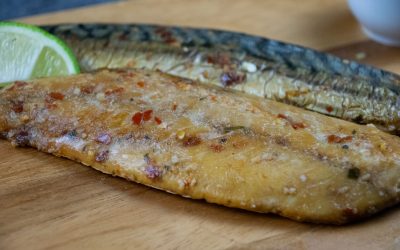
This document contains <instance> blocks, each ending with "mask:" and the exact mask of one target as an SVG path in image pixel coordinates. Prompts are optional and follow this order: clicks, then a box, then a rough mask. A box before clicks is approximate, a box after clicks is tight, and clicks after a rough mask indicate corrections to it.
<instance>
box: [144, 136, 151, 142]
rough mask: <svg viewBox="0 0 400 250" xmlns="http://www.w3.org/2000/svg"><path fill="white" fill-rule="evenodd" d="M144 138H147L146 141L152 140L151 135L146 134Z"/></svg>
mask: <svg viewBox="0 0 400 250" xmlns="http://www.w3.org/2000/svg"><path fill="white" fill-rule="evenodd" d="M143 139H145V140H146V141H148V140H151V138H150V136H149V135H144V137H143Z"/></svg>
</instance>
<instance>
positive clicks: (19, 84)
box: [14, 81, 28, 88]
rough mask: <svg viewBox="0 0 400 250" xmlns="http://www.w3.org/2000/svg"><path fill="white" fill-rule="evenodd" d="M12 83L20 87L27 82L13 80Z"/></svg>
mask: <svg viewBox="0 0 400 250" xmlns="http://www.w3.org/2000/svg"><path fill="white" fill-rule="evenodd" d="M14 85H15V86H16V87H18V88H20V87H23V86H25V85H28V83H27V82H24V81H15V83H14Z"/></svg>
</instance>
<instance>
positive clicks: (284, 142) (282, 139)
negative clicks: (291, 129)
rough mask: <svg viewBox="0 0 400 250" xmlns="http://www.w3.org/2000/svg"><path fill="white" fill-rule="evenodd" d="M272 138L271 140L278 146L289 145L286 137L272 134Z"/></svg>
mask: <svg viewBox="0 0 400 250" xmlns="http://www.w3.org/2000/svg"><path fill="white" fill-rule="evenodd" d="M272 139H273V142H274V143H276V144H277V145H279V146H284V147H287V146H289V141H288V139H286V138H285V137H283V136H274V137H273V138H272Z"/></svg>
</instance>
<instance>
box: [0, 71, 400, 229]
mask: <svg viewBox="0 0 400 250" xmlns="http://www.w3.org/2000/svg"><path fill="white" fill-rule="evenodd" d="M0 137H3V138H5V139H8V140H10V141H11V143H12V145H14V146H31V147H35V148H37V149H38V150H40V151H43V152H48V153H51V154H54V155H56V156H61V157H66V158H69V159H72V160H74V161H77V162H81V163H83V164H85V165H88V166H91V167H93V168H95V169H97V170H100V171H102V172H104V173H107V174H112V175H115V176H120V177H123V178H126V179H128V180H131V181H135V182H138V183H142V184H144V185H148V186H151V187H154V188H157V189H162V190H165V191H168V192H171V193H175V194H179V195H182V196H184V197H190V198H193V199H204V200H206V201H208V202H212V203H217V204H221V205H225V206H229V207H236V208H242V209H246V210H251V211H257V212H262V213H275V214H280V215H282V216H284V217H288V218H291V219H293V220H297V221H307V222H315V223H330V224H343V223H347V222H350V221H354V220H357V219H360V218H363V217H366V216H369V215H371V214H374V213H376V212H378V211H380V210H382V209H384V208H386V207H389V206H391V205H394V204H396V203H398V202H399V200H400V153H399V152H400V138H399V137H397V136H395V135H391V134H388V133H385V132H382V131H381V130H379V129H377V128H376V127H374V126H364V125H358V124H355V123H351V122H348V121H344V120H340V119H336V118H333V117H329V116H325V115H322V114H318V113H316V112H311V111H307V110H304V109H301V108H298V107H295V106H292V105H288V104H284V103H279V102H275V101H271V100H266V99H264V98H261V97H257V96H254V95H248V94H245V93H242V92H239V91H235V90H231V89H226V88H220V87H216V86H212V85H205V84H200V83H198V82H196V81H193V80H190V79H185V78H181V77H176V76H172V75H169V74H166V73H163V72H160V71H148V70H139V69H115V70H109V69H104V70H99V71H98V72H94V73H86V74H80V75H75V76H68V77H53V78H43V79H37V80H32V81H29V82H21V81H18V82H15V83H14V84H13V85H11V86H8V87H6V88H4V89H2V90H0Z"/></svg>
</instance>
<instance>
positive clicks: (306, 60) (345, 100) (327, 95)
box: [43, 24, 400, 134]
mask: <svg viewBox="0 0 400 250" xmlns="http://www.w3.org/2000/svg"><path fill="white" fill-rule="evenodd" d="M43 28H45V29H46V30H48V31H49V32H51V33H53V34H55V35H57V36H59V37H61V38H63V39H64V40H65V41H66V42H67V43H68V44H69V45H70V46H71V47H72V48H73V50H74V51H75V53H76V54H77V56H78V59H79V61H80V63H81V66H82V67H83V70H86V71H90V70H94V69H97V68H101V67H112V68H116V67H143V68H148V69H160V70H162V71H165V72H168V73H171V74H175V75H178V76H182V77H187V78H192V79H197V80H200V81H202V82H211V83H213V84H216V85H220V86H221V85H224V86H225V84H224V83H221V74H222V73H223V72H225V71H227V70H229V69H227V65H218V64H215V63H214V64H213V63H211V64H210V63H209V60H208V61H207V57H209V56H213V55H215V54H217V53H222V54H225V55H228V57H229V58H230V60H231V61H232V62H233V65H234V69H235V72H236V73H238V74H245V76H246V77H245V80H244V81H238V82H235V81H233V83H234V84H229V85H230V86H228V87H234V88H235V89H240V90H242V91H244V92H247V93H249V94H255V95H258V96H264V97H266V98H269V99H274V100H277V101H280V102H284V103H290V104H292V105H296V106H299V107H302V108H305V109H308V110H313V111H316V112H319V113H323V114H326V115H330V116H334V117H338V118H341V119H345V120H350V121H353V122H357V123H361V124H369V123H371V124H374V125H375V126H377V127H378V128H380V129H382V130H384V131H387V132H390V133H394V134H400V117H399V116H400V115H399V112H398V110H399V107H400V98H399V94H400V87H399V86H400V76H398V75H396V74H393V73H390V72H387V71H383V70H381V69H377V68H374V67H371V66H366V65H362V64H359V63H357V62H353V61H348V60H344V59H340V58H338V57H335V56H332V55H330V54H326V53H321V52H318V51H315V50H312V49H309V48H305V47H301V46H297V45H293V44H288V43H283V42H280V41H275V40H271V39H266V38H262V37H257V36H251V35H247V34H242V33H235V32H228V31H218V30H210V29H193V28H182V27H167V26H156V25H141V24H122V25H120V24H79V25H75V24H65V25H54V26H43ZM144 55H146V56H147V57H146V58H145V59H144V57H143V56H144ZM132 59H136V61H140V62H139V64H138V63H137V62H136V64H132V65H129V64H127V62H128V60H132ZM196 60H197V61H196ZM196 62H197V63H196ZM243 62H250V63H252V64H253V65H255V66H256V67H257V70H256V71H255V72H247V71H246V70H245V69H243V67H241V65H243ZM204 71H207V73H208V74H207V75H208V78H206V79H202V78H201V77H200V76H199V75H200V74H201V73H202V72H204ZM231 75H232V74H231ZM271 75H273V76H275V77H271ZM236 79H243V77H242V78H240V77H238V78H236ZM230 82H231V81H230ZM252 83H253V84H252ZM254 83H255V84H254ZM257 85H259V86H258V87H257Z"/></svg>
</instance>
